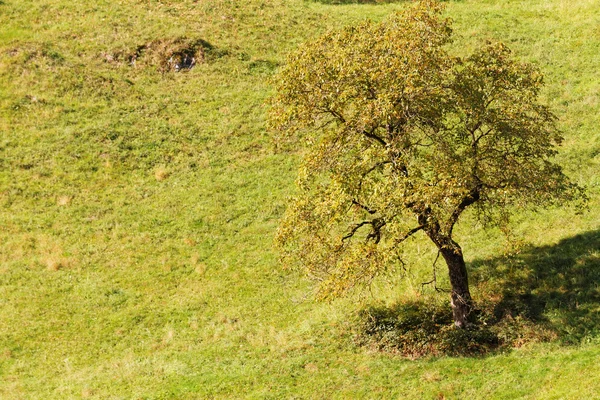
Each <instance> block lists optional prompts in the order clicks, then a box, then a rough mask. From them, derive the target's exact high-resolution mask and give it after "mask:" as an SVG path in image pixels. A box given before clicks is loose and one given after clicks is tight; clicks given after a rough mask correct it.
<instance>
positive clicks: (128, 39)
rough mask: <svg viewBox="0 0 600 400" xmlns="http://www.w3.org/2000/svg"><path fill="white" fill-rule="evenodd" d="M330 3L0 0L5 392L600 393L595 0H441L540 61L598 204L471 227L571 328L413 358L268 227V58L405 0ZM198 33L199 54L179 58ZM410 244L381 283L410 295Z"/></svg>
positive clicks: (283, 181) (279, 187) (284, 176)
mask: <svg viewBox="0 0 600 400" xmlns="http://www.w3.org/2000/svg"><path fill="white" fill-rule="evenodd" d="M327 3H328V2H325V1H324V2H318V1H303V0H289V1H283V0H260V1H259V0H251V1H245V2H242V1H236V0H214V1H208V0H200V1H192V0H179V1H175V0H172V1H139V0H138V1H136V0H123V1H119V2H114V1H96V2H89V1H83V0H73V1H64V0H40V1H31V0H5V1H2V2H0V243H1V244H2V245H1V246H0V307H1V310H2V312H1V313H0V397H1V398H6V399H29V398H32V399H34V398H47V399H50V398H57V399H65V398H98V399H119V398H145V399H171V398H178V399H179V398H181V399H185V398H189V399H192V398H393V397H399V398H457V397H469V398H519V397H523V398H544V399H547V398H574V399H575V398H593V397H594V396H597V393H598V391H600V384H598V383H597V380H596V378H595V377H597V376H598V375H599V374H600V367H599V366H598V364H597V363H596V362H595V360H597V359H598V357H599V356H600V342H599V340H598V335H597V333H598V326H599V317H598V312H599V304H598V302H597V301H596V299H597V297H595V296H596V295H597V294H598V287H597V285H598V281H597V280H595V281H594V279H593V278H597V274H598V273H597V271H598V269H599V268H600V260H599V258H600V244H599V240H598V229H599V228H600V218H599V217H598V214H597V212H596V211H595V210H596V209H597V208H598V205H599V202H600V181H599V175H598V173H597V171H598V167H599V163H600V133H599V132H598V130H597V126H598V125H599V122H600V120H599V118H600V117H599V116H600V86H599V85H600V71H599V70H598V68H597V66H598V65H599V64H600V30H599V28H598V27H599V26H600V2H599V1H597V0H587V1H579V2H577V3H576V4H572V2H568V1H562V0H553V1H541V0H539V1H509V0H497V1H492V0H489V1H474V0H465V1H457V2H448V3H447V4H448V14H449V15H450V16H451V17H452V18H453V19H454V20H455V22H456V24H455V28H456V31H457V33H458V34H459V38H458V39H457V44H456V47H457V48H469V47H470V46H473V45H475V44H476V43H478V42H479V41H481V40H485V39H486V38H495V39H501V40H504V41H506V42H507V43H508V44H509V45H510V46H511V47H512V48H513V49H514V50H515V53H516V54H517V56H518V57H520V58H522V59H526V60H528V61H531V62H534V63H536V64H538V65H539V66H540V67H541V68H542V69H543V70H544V72H545V73H546V76H547V82H548V87H547V89H546V92H545V94H544V95H545V98H546V99H547V101H548V102H549V103H550V104H551V105H552V106H553V107H554V108H555V110H556V112H557V113H558V115H560V117H561V126H562V129H563V131H564V134H565V136H566V138H567V140H566V143H565V146H564V148H563V151H562V152H561V155H560V158H561V161H562V162H563V163H564V164H565V166H566V169H567V171H568V172H569V174H570V175H571V176H573V177H574V178H575V179H576V180H578V181H579V182H580V183H582V184H585V185H587V186H588V188H589V194H590V197H591V204H590V206H591V212H588V213H586V214H583V215H574V214H573V210H569V209H565V210H563V209H555V210H549V211H545V212H543V213H539V214H522V215H518V216H517V217H516V219H515V229H514V230H515V235H516V237H517V238H518V240H520V241H522V242H523V243H525V245H524V246H516V247H515V248H514V249H512V250H511V249H509V250H511V251H512V252H513V253H514V252H516V251H514V250H515V249H517V250H518V249H521V254H520V255H516V256H514V257H513V258H510V257H508V258H507V257H505V253H506V251H505V250H506V249H505V247H506V241H505V239H503V238H502V236H501V235H500V234H499V233H498V232H495V231H492V232H485V231H483V230H482V229H481V228H479V227H477V226H475V227H470V226H468V224H465V225H463V226H462V228H461V232H460V233H461V236H462V241H461V243H464V248H465V253H466V254H467V256H468V257H469V260H470V262H471V263H470V265H471V268H472V271H473V274H474V275H473V276H474V280H475V283H477V284H478V288H476V289H475V296H476V297H477V296H478V295H482V294H484V293H486V286H485V284H486V282H491V283H493V284H497V285H499V286H498V287H506V285H509V284H511V281H510V279H508V278H506V277H507V276H509V277H513V276H514V277H518V276H519V275H518V273H517V272H518V271H523V270H524V271H526V272H527V273H528V274H530V275H528V276H525V278H527V279H530V280H532V281H537V280H539V279H538V275H539V276H541V279H544V282H545V284H547V285H548V288H549V289H548V290H555V291H556V293H557V295H556V296H555V297H553V298H552V299H555V300H556V302H555V303H552V304H555V307H554V308H553V309H552V310H550V311H549V312H546V313H545V314H544V316H545V318H547V319H549V320H550V321H551V322H553V323H554V324H555V325H556V326H559V327H561V329H562V331H560V332H559V336H560V337H562V338H566V339H569V338H575V339H577V340H576V343H577V345H571V346H563V345H560V344H558V343H553V344H552V343H551V344H537V345H530V346H527V347H525V348H522V349H519V350H515V351H512V352H509V353H506V354H496V355H491V356H488V357H484V358H451V357H447V358H440V359H425V360H420V361H409V360H406V359H403V358H400V357H396V356H393V355H386V354H382V353H377V352H373V351H369V350H368V349H365V348H361V347H356V346H355V345H354V344H353V343H352V341H351V340H350V336H351V332H350V331H349V330H348V326H347V324H346V323H345V321H347V320H348V319H350V318H352V312H353V310H356V309H357V308H358V306H357V304H356V303H355V302H354V301H353V300H352V299H351V300H340V301H338V302H335V303H332V304H315V303H314V302H312V301H311V300H310V286H309V284H307V283H306V282H304V281H303V280H302V279H301V277H299V276H296V275H295V274H294V273H289V272H285V271H282V270H281V268H280V266H279V265H278V263H277V260H276V254H274V252H273V250H272V245H271V242H272V237H273V233H274V230H275V228H276V226H277V221H278V218H279V216H280V215H281V213H282V211H283V210H284V208H285V205H286V196H287V195H288V194H289V193H291V191H292V190H293V180H294V177H295V167H296V165H297V154H296V153H278V152H275V151H274V149H273V144H272V142H271V140H270V137H269V133H268V132H267V131H266V130H265V124H264V115H265V109H264V101H265V99H266V98H267V97H268V96H269V94H270V91H271V87H270V85H269V81H268V80H269V77H270V76H271V75H272V74H273V72H274V71H275V70H276V68H277V66H278V65H279V64H280V63H282V62H284V60H285V54H286V53H287V52H288V51H290V50H292V49H293V48H294V47H295V46H296V45H297V44H298V43H300V42H302V41H304V40H306V39H308V38H310V37H313V36H314V35H317V34H318V33H319V32H322V31H324V30H325V29H328V28H329V27H334V26H340V25H344V24H348V23H352V22H353V21H357V20H360V19H362V18H364V17H370V18H374V19H380V18H383V17H384V16H385V15H386V14H388V13H390V12H392V11H393V10H396V9H399V8H401V7H403V6H404V4H403V3H402V2H399V3H385V4H354V3H349V4H343V5H335V4H327ZM182 38H183V39H182ZM178 39H179V41H178ZM200 39H202V40H204V41H206V42H207V43H208V44H210V46H211V47H212V48H211V49H210V50H207V52H206V57H205V59H204V60H198V62H197V64H196V66H195V67H194V68H193V69H191V70H189V71H187V72H179V73H176V72H173V71H169V70H165V68H166V67H165V64H164V62H165V59H164V57H163V58H161V57H162V56H164V54H167V55H168V52H169V51H170V50H173V49H174V46H176V45H175V44H176V43H182V41H183V42H185V43H191V42H194V41H197V40H200ZM142 46H146V50H145V52H144V51H142V52H140V54H139V57H137V58H136V59H135V63H133V62H132V61H133V58H134V55H136V54H137V53H136V52H138V50H139V49H140V48H142ZM152 49H162V50H152ZM153 51H154V53H153ZM161 51H162V52H163V53H161ZM577 235H579V236H577ZM561 240H562V242H561ZM408 256H409V257H410V258H412V259H413V260H414V261H415V264H416V265H415V268H414V270H413V272H412V275H411V276H412V278H410V277H409V278H406V279H396V280H395V282H397V285H396V286H391V287H390V286H385V285H380V287H378V288H376V294H375V295H376V297H377V298H378V299H379V301H381V302H383V303H386V302H388V303H389V302H394V301H396V300H398V299H399V298H400V299H401V298H403V296H406V297H410V296H413V295H415V294H416V295H418V294H419V286H420V284H419V283H420V282H422V281H424V280H426V279H425V278H426V277H427V276H428V274H429V270H430V265H431V262H432V260H433V257H434V256H435V254H434V253H433V251H432V249H430V248H429V247H427V246H426V242H419V241H418V240H417V241H415V243H414V246H413V248H412V249H411V250H410V251H409V253H408ZM515 257H516V258H515ZM546 266H549V267H548V268H546ZM517 267H518V268H517ZM575 267H577V268H579V269H578V270H575V269H573V268H575ZM515 271H516V272H515ZM536 271H537V272H536ZM540 271H541V272H540ZM543 271H547V272H548V273H546V274H545V275H544V274H543V273H542V272H543ZM498 272H499V273H500V275H497V273H498ZM503 272H507V273H508V272H510V273H511V275H505V274H504V273H503ZM561 274H562V275H561ZM527 282H529V281H527ZM569 282H570V285H569V284H568V283H569ZM584 283H585V285H584ZM502 285H505V286H502ZM578 290H579V291H580V292H581V296H579V297H577V296H575V297H573V296H571V297H568V299H569V301H571V300H572V301H576V302H577V305H574V303H573V304H571V305H570V303H569V304H566V305H565V304H562V303H561V299H565V297H564V293H566V292H568V293H570V292H573V291H578ZM542 294H543V293H542ZM561 296H562V297H561ZM580 304H582V307H581V308H577V307H579V305H580ZM576 310H582V311H581V312H582V313H583V314H582V313H579V314H578V313H577V312H576ZM579 318H587V319H586V320H585V323H584V324H583V325H582V326H583V327H584V328H585V329H584V330H583V332H580V331H581V329H580V324H579ZM566 341H568V340H566ZM573 382H577V385H573Z"/></svg>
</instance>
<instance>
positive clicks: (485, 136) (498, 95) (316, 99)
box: [271, 1, 582, 297]
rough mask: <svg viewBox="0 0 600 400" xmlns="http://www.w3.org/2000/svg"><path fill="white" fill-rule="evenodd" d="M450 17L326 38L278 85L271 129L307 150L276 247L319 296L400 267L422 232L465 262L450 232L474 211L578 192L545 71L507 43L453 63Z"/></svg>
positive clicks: (293, 63) (414, 11) (432, 8)
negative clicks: (547, 96) (547, 99)
mask: <svg viewBox="0 0 600 400" xmlns="http://www.w3.org/2000/svg"><path fill="white" fill-rule="evenodd" d="M441 12H442V6H441V5H440V3H438V2H435V1H423V2H420V3H418V4H417V5H416V6H413V7H411V8H409V9H408V10H406V11H404V12H403V13H399V14H394V15H393V16H391V17H389V18H388V19H386V20H384V21H383V22H381V23H375V22H364V23H362V24H360V25H357V26H351V27H346V28H344V29H341V30H333V31H330V32H329V33H327V34H325V35H324V36H322V37H320V38H319V39H317V40H315V41H311V42H309V43H307V44H305V45H303V46H302V47H301V48H300V49H299V50H298V51H296V52H295V53H293V54H292V55H291V56H290V58H289V60H288V64H287V65H286V66H285V67H284V68H283V69H282V71H281V72H280V73H279V75H278V77H277V81H276V82H277V94H276V96H275V97H274V99H273V107H272V112H271V121H272V124H273V126H274V127H275V128H276V129H278V130H279V131H280V132H281V136H280V139H281V140H297V141H298V142H299V143H302V144H303V145H306V146H307V147H308V153H307V154H306V156H305V157H304V160H303V162H302V166H301V168H300V173H299V178H298V183H297V186H298V191H299V193H298V195H297V197H296V198H295V199H294V200H293V201H292V202H291V204H290V206H289V207H288V210H287V212H286V216H285V218H284V221H283V222H282V225H281V227H280V229H279V232H278V238H277V241H278V243H279V244H280V245H281V247H282V248H283V249H284V256H285V257H286V258H285V260H286V262H287V263H289V264H292V263H297V264H299V265H301V266H303V267H304V268H306V269H307V270H308V272H309V274H310V275H312V276H314V277H316V278H317V279H319V280H320V281H322V283H321V286H320V289H321V290H320V293H321V295H322V296H324V297H330V296H337V295H340V294H341V293H343V292H345V291H347V290H349V289H351V288H352V287H354V286H355V285H365V284H369V283H370V282H371V281H372V280H373V279H374V277H375V276H376V275H377V274H379V273H381V272H383V271H386V270H387V269H388V268H390V267H391V266H394V265H395V266H397V265H399V264H401V263H402V257H401V253H400V251H399V246H400V245H401V244H402V242H404V241H405V240H406V239H407V238H409V237H410V236H412V235H413V234H415V233H416V232H418V231H420V230H422V231H424V232H425V233H426V234H427V236H428V237H429V238H430V239H431V240H432V241H433V242H434V243H435V244H436V246H437V247H438V248H439V249H440V251H442V253H444V250H450V251H451V252H453V253H455V254H456V255H458V256H459V257H460V258H461V260H462V252H461V250H460V246H458V244H457V243H456V242H454V241H453V237H452V234H453V229H454V226H455V224H456V223H457V221H458V219H459V217H460V216H461V214H462V213H463V211H464V210H465V209H466V208H467V207H469V206H471V205H474V207H476V208H477V210H478V216H479V217H480V220H482V221H484V222H485V223H496V224H499V223H503V222H504V219H505V218H506V215H507V214H508V213H510V212H513V211H514V210H515V207H516V206H521V207H525V206H527V205H531V206H533V207H539V206H544V205H550V204H553V203H558V204H563V203H564V202H565V201H569V200H573V199H575V198H577V197H579V196H581V194H582V189H581V188H580V187H578V186H577V185H576V184H573V183H571V182H570V181H569V180H568V179H567V178H566V176H565V175H564V174H563V172H562V170H561V167H559V166H558V165H557V164H555V163H554V162H553V161H552V157H553V156H555V155H556V146H557V145H559V144H560V143H561V142H562V136H561V135H560V133H559V132H558V129H557V127H556V117H555V116H554V115H553V114H552V112H551V111H550V110H549V108H548V107H547V106H544V105H542V104H540V101H539V94H540V90H541V89H542V84H543V80H542V75H541V73H540V72H539V70H538V68H536V67H534V66H533V65H531V64H527V63H523V62H519V61H517V60H515V59H514V58H513V57H512V56H511V52H510V51H509V50H508V48H507V47H506V46H505V45H503V44H501V43H492V44H487V45H485V46H483V47H481V48H480V49H478V50H476V51H475V52H474V53H473V54H472V55H469V56H466V57H454V56H451V55H450V54H449V53H448V50H447V48H448V47H447V45H448V43H449V42H450V40H451V28H450V22H449V20H447V19H443V18H441V17H440V14H441ZM444 258H447V257H446V255H445V254H444ZM449 266H450V265H449ZM465 280H466V275H465ZM452 284H453V290H454V285H455V283H454V282H452ZM467 294H468V293H467Z"/></svg>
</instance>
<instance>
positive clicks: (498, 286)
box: [355, 231, 600, 358]
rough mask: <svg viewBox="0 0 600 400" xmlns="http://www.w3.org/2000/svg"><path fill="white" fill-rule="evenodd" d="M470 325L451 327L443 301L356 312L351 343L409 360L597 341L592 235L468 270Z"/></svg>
mask: <svg viewBox="0 0 600 400" xmlns="http://www.w3.org/2000/svg"><path fill="white" fill-rule="evenodd" d="M469 270H470V273H471V287H472V292H473V293H474V294H475V299H476V300H477V303H476V305H477V309H476V311H475V312H474V314H473V320H474V324H473V326H471V327H469V328H468V329H455V328H453V326H452V313H451V310H450V306H449V304H448V298H447V295H443V296H425V297H424V298H421V299H417V300H413V301H403V302H400V303H397V304H395V305H392V306H371V307H367V308H365V309H363V310H362V311H361V312H360V313H359V314H358V316H359V319H358V321H357V324H356V326H357V333H356V335H355V339H356V342H357V343H358V344H360V345H363V346H369V347H372V348H374V349H376V350H379V351H386V352H396V353H400V354H402V355H404V356H408V357H412V358H416V357H422V356H428V355H434V356H439V355H451V356H470V357H472V356H482V355H485V354H489V353H490V352H494V351H498V350H502V349H510V348H514V347H519V346H522V345H524V344H526V343H530V342H541V341H559V342H560V343H563V344H577V343H581V342H583V341H585V340H587V339H593V338H597V337H600V231H591V232H586V233H583V234H580V235H577V236H574V237H571V238H568V239H564V240H562V241H560V242H559V243H557V244H555V245H551V246H541V247H533V246H531V247H528V248H524V249H523V250H522V251H521V252H520V253H519V254H516V255H512V256H502V257H496V258H492V259H486V260H476V261H474V262H472V263H470V264H469Z"/></svg>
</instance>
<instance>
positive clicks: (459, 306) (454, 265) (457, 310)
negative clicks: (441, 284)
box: [440, 240, 473, 328]
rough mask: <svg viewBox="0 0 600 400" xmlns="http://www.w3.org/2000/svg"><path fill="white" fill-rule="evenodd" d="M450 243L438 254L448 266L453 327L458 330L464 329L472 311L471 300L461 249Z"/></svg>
mask: <svg viewBox="0 0 600 400" xmlns="http://www.w3.org/2000/svg"><path fill="white" fill-rule="evenodd" d="M450 242H451V243H452V246H442V247H440V253H442V257H444V260H445V261H446V264H447V265H448V273H449V275H450V285H451V286H452V292H451V294H450V302H451V304H452V314H453V317H454V325H456V326H457V327H459V328H466V326H467V322H468V318H469V314H471V311H472V309H473V300H472V299H471V293H470V292H469V277H468V275H467V267H466V266H465V259H464V258H463V254H462V249H461V248H460V246H459V245H458V244H457V243H456V242H454V241H452V240H450Z"/></svg>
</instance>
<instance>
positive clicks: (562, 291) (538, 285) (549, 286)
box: [470, 231, 600, 343]
mask: <svg viewBox="0 0 600 400" xmlns="http://www.w3.org/2000/svg"><path fill="white" fill-rule="evenodd" d="M470 270H471V277H472V279H471V280H472V283H473V284H474V286H476V287H477V288H478V290H479V293H478V295H479V296H478V297H479V298H480V299H481V300H480V303H481V308H482V309H483V310H487V311H488V312H489V313H490V315H489V317H491V319H490V323H500V321H502V320H505V319H509V320H510V319H517V318H520V319H522V320H525V321H530V322H531V323H533V324H535V325H536V326H537V327H538V328H544V329H548V330H550V331H552V332H553V333H554V335H556V337H557V338H558V339H559V340H560V341H562V342H564V343H579V342H581V341H582V340H584V339H586V338H592V337H596V336H598V335H599V334H600V231H590V232H586V233H583V234H580V235H577V236H574V237H571V238H567V239H563V240H561V241H560V242H559V243H557V244H555V245H550V246H541V247H529V248H525V249H523V250H522V251H521V252H520V253H519V254H517V255H514V256H508V257H497V258H493V259H489V260H477V261H474V262H473V263H471V264H470ZM534 328H535V327H534Z"/></svg>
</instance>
